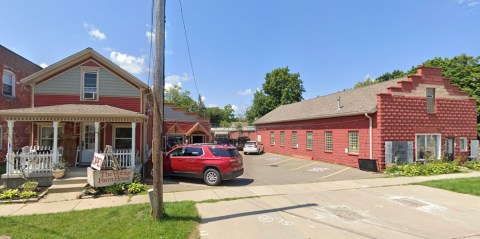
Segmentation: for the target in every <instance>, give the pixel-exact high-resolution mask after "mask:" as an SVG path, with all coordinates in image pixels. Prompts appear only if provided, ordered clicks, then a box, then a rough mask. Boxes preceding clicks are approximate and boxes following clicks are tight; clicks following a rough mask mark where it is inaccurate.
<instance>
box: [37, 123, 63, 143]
mask: <svg viewBox="0 0 480 239" xmlns="http://www.w3.org/2000/svg"><path fill="white" fill-rule="evenodd" d="M39 131H40V132H39V136H40V137H39V142H38V145H39V146H46V147H50V148H52V147H53V134H54V129H53V127H52V126H43V125H40V127H39ZM62 134H63V127H58V139H57V140H60V138H61V137H62ZM57 145H58V141H57Z"/></svg>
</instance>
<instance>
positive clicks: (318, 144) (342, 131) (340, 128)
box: [257, 114, 380, 167]
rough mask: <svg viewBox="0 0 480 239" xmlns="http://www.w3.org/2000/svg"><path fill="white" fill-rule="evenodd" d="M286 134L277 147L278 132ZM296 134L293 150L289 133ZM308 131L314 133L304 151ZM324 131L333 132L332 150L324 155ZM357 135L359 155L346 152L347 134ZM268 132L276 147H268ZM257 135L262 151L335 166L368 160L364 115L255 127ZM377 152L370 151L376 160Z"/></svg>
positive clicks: (374, 135)
mask: <svg viewBox="0 0 480 239" xmlns="http://www.w3.org/2000/svg"><path fill="white" fill-rule="evenodd" d="M375 119H376V115H375V114H374V115H373V131H372V132H373V134H372V135H373V145H377V148H378V145H379V143H380V142H379V141H378V140H379V136H378V131H377V129H376V123H375ZM281 131H284V132H285V145H284V146H281V145H280V137H281V136H280V132H281ZM293 131H296V132H297V141H298V147H297V148H295V147H292V132H293ZM307 131H312V132H313V147H312V149H307ZM325 131H332V135H333V151H332V152H326V151H325V150H324V149H325V137H324V134H325ZM349 131H358V132H359V153H358V154H351V153H346V152H345V149H346V148H348V132H349ZM270 132H274V135H275V144H274V145H271V142H270ZM257 134H259V135H261V138H262V142H263V144H264V145H265V151H266V152H271V153H278V154H283V155H290V156H295V157H299V158H305V159H312V160H319V161H324V162H331V163H338V164H343V165H347V166H351V167H358V158H369V157H370V155H369V120H368V118H367V117H365V116H364V115H356V116H346V117H337V118H328V119H317V120H305V121H292V122H286V123H275V124H264V125H257ZM379 156H380V155H379V150H377V151H374V152H373V158H378V157H379Z"/></svg>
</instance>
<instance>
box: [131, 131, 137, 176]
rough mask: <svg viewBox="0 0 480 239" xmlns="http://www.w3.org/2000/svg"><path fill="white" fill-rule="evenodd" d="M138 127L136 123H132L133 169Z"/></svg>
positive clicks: (133, 166)
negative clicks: (136, 129)
mask: <svg viewBox="0 0 480 239" xmlns="http://www.w3.org/2000/svg"><path fill="white" fill-rule="evenodd" d="M136 127H137V123H136V122H132V152H130V163H131V166H132V168H135V144H136V142H135V139H136V137H135V136H136V134H135V128H136Z"/></svg>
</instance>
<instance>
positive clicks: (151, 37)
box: [147, 0, 155, 86]
mask: <svg viewBox="0 0 480 239" xmlns="http://www.w3.org/2000/svg"><path fill="white" fill-rule="evenodd" d="M154 9H155V0H152V7H151V10H150V12H151V13H150V14H151V15H150V57H149V58H148V80H147V85H148V86H150V78H151V76H152V73H153V71H152V58H153V36H155V34H153V18H154V16H155V14H154V13H155V11H154Z"/></svg>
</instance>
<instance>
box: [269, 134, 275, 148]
mask: <svg viewBox="0 0 480 239" xmlns="http://www.w3.org/2000/svg"><path fill="white" fill-rule="evenodd" d="M272 136H273V137H272ZM270 145H272V146H273V145H275V132H274V131H270Z"/></svg>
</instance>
